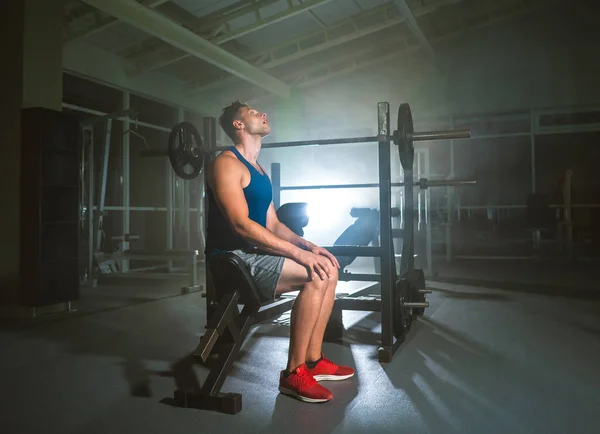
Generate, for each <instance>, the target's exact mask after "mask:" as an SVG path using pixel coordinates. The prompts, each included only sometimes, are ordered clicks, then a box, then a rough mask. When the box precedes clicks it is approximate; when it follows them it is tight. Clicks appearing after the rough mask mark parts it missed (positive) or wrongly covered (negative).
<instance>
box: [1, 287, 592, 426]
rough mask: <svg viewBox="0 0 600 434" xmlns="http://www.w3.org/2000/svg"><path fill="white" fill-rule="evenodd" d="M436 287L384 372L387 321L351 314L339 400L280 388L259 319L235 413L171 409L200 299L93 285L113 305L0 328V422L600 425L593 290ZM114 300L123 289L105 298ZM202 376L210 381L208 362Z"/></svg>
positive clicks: (277, 347)
mask: <svg viewBox="0 0 600 434" xmlns="http://www.w3.org/2000/svg"><path fill="white" fill-rule="evenodd" d="M431 286H434V287H435V288H437V291H435V292H434V294H433V295H432V296H430V302H431V307H430V308H429V309H428V310H427V311H426V314H425V317H423V318H422V319H420V320H419V322H418V323H417V324H416V325H414V326H413V330H412V332H411V335H410V337H409V339H408V341H407V342H405V344H404V345H403V346H402V347H401V348H400V350H399V351H398V352H397V353H396V355H395V357H394V360H393V361H392V363H390V364H389V365H387V366H382V365H380V364H379V363H378V362H377V359H376V339H377V332H378V322H379V319H378V314H375V313H362V312H360V313H359V312H350V313H346V314H345V317H344V321H345V324H346V327H347V328H348V329H349V330H348V331H347V332H346V335H345V340H344V342H343V343H342V344H332V343H328V344H326V346H325V352H326V354H327V355H328V356H329V357H330V358H332V359H334V360H336V361H339V362H341V363H347V364H350V365H351V366H354V367H355V368H356V370H357V376H356V377H355V378H354V379H351V380H347V381H344V382H340V383H337V384H331V383H327V385H329V386H331V390H332V391H333V393H334V394H335V396H336V397H335V399H334V400H333V401H332V402H330V403H327V404H320V405H314V404H312V405H311V404H304V403H301V402H298V401H296V400H294V399H291V398H289V397H285V396H281V395H279V394H278V391H277V383H278V372H279V369H281V368H282V366H283V365H284V361H285V358H286V354H287V340H286V336H287V335H288V332H289V330H288V327H287V322H286V321H285V317H284V318H280V319H279V320H278V321H271V322H269V323H267V324H263V325H260V326H259V327H256V328H255V329H253V331H252V332H251V336H250V337H249V338H248V339H247V341H246V343H245V345H244V348H243V352H242V355H241V357H240V358H239V360H238V361H237V362H236V364H235V370H234V372H233V373H232V374H231V375H230V377H229V379H228V380H227V382H226V383H225V386H224V387H223V391H227V392H241V393H243V405H244V409H243V411H242V412H241V413H240V414H238V415H236V416H230V415H223V414H217V413H211V412H205V411H198V410H191V409H180V408H176V407H173V406H172V405H171V397H172V395H173V391H174V389H175V387H176V385H175V381H176V380H177V381H185V380H186V379H185V378H183V379H182V375H186V373H188V374H189V372H190V371H189V369H190V365H189V363H188V362H187V360H186V355H187V354H188V353H189V352H190V351H191V350H192V349H194V348H195V346H196V345H197V343H198V339H199V337H200V334H201V332H202V330H203V326H204V322H205V320H204V314H203V309H202V306H203V301H204V300H203V299H202V298H201V296H200V294H199V293H195V294H190V295H186V296H175V297H169V295H172V294H173V293H176V291H171V293H170V294H169V293H168V292H167V293H165V292H164V291H163V292H161V290H159V289H152V287H151V286H146V287H145V288H144V289H143V290H137V292H136V290H135V289H131V288H129V289H128V291H129V292H128V294H127V296H126V297H125V300H127V301H126V302H123V301H122V302H120V303H119V302H109V301H106V300H105V301H104V304H102V303H100V301H99V300H101V295H99V293H94V294H95V295H94V294H92V293H90V294H88V296H89V298H88V299H93V297H92V296H95V297H96V303H97V304H98V303H100V305H101V306H104V307H103V308H99V309H92V308H87V309H84V310H82V311H80V312H78V313H75V314H73V315H70V316H69V315H67V316H66V317H64V316H59V317H55V318H54V319H53V320H51V321H38V322H36V323H35V324H32V325H26V324H23V323H20V325H19V327H16V328H15V327H12V328H7V327H4V328H3V329H2V331H1V332H0V346H1V348H2V355H3V357H2V358H0V390H1V391H2V393H1V402H0V409H1V410H0V426H1V430H0V431H1V432H2V433H4V434H13V433H37V432H39V433H44V434H51V433H60V434H68V433H82V434H83V433H85V434H94V433H102V434H106V433H110V434H116V433H127V434H135V433H144V434H148V433H166V432H167V431H172V432H186V433H191V432H199V433H203V434H208V433H236V432H239V433H283V432H290V433H296V432H297V433H310V434H318V433H336V434H338V433H340V434H341V433H369V434H374V433H399V432H407V433H408V432H410V433H411V434H415V433H441V434H442V433H443V434H450V433H477V434H483V433H485V434H492V433H499V434H500V433H502V434H507V433H511V434H517V433H540V434H541V433H543V434H552V433H557V434H559V433H560V434H583V433H590V434H591V433H598V432H600V422H599V421H598V418H597V412H598V408H599V406H600V369H599V367H600V301H598V299H597V298H596V299H585V298H565V297H557V296H545V295H540V294H531V293H525V292H511V291H506V290H501V289H486V288H483V287H475V286H464V285H460V284H457V283H448V282H433V283H431ZM342 289H343V288H342ZM121 290H122V291H124V290H123V289H121ZM111 294H112V295H113V298H114V297H115V296H116V295H117V294H118V288H117V287H111V289H106V292H105V293H104V297H106V299H107V300H109V299H112V298H111ZM84 295H85V294H84ZM121 295H123V294H121ZM165 295H166V296H167V297H166V298H164V297H163V296H165ZM88 303H89V302H88ZM192 369H193V370H194V371H195V372H196V374H197V375H198V377H199V379H200V381H201V380H202V379H203V376H204V375H205V374H206V371H205V370H204V368H202V367H199V366H196V367H193V368H192ZM187 380H188V381H190V379H189V378H188V379H187Z"/></svg>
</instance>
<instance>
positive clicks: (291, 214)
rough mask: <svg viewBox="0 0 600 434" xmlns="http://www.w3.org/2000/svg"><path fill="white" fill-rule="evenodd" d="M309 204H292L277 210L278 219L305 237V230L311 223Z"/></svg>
mask: <svg viewBox="0 0 600 434" xmlns="http://www.w3.org/2000/svg"><path fill="white" fill-rule="evenodd" d="M307 208H308V204H307V203H306V202H297V203H296V202H290V203H286V204H284V205H281V206H280V207H279V208H278V209H277V218H278V219H279V221H280V222H282V223H283V224H284V225H286V226H287V227H288V228H289V229H290V230H291V231H292V232H294V233H295V234H296V235H298V236H301V237H302V236H304V228H305V227H306V225H307V224H308V222H309V216H308V211H307Z"/></svg>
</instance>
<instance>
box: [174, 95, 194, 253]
mask: <svg viewBox="0 0 600 434" xmlns="http://www.w3.org/2000/svg"><path fill="white" fill-rule="evenodd" d="M184 120H185V113H184V110H183V107H179V109H178V111H177V121H178V122H183V121H184ZM190 202H191V189H190V184H189V182H184V183H183V210H184V211H183V212H184V214H183V225H184V230H185V235H184V236H185V248H186V250H190V248H191V241H192V240H191V236H192V235H191V227H190V225H191V219H190Z"/></svg>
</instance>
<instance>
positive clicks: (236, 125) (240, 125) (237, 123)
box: [233, 120, 244, 130]
mask: <svg viewBox="0 0 600 434" xmlns="http://www.w3.org/2000/svg"><path fill="white" fill-rule="evenodd" d="M233 128H235V129H236V130H241V129H243V128H244V123H243V122H242V121H238V120H235V121H233Z"/></svg>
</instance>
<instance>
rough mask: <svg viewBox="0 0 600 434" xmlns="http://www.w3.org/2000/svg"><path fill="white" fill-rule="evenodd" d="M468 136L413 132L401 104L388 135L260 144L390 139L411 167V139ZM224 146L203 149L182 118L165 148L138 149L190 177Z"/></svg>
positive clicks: (464, 132)
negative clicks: (165, 157) (166, 157)
mask: <svg viewBox="0 0 600 434" xmlns="http://www.w3.org/2000/svg"><path fill="white" fill-rule="evenodd" d="M470 137H471V131H470V130H469V129H459V130H441V131H420V132H415V131H413V119H412V113H411V110H410V106H409V105H408V104H400V107H399V108H398V128H397V129H396V130H395V131H394V132H393V134H391V135H379V136H366V137H344V138H341V139H315V140H302V141H293V142H275V143H264V144H263V145H262V147H263V148H265V149H273V148H283V147H286V148H287V147H295V146H314V145H318V146H325V145H338V144H350V143H373V142H387V141H393V142H394V144H396V146H398V151H399V153H400V160H401V162H402V166H403V167H412V163H413V161H412V158H413V154H414V146H413V142H419V141H426V140H453V139H468V138H470ZM225 149H228V148H224V147H220V148H212V149H208V148H206V147H205V146H204V143H203V141H202V137H201V136H200V134H198V130H197V129H196V127H194V125H193V124H191V123H190V122H185V121H184V122H180V123H178V124H177V125H175V126H174V127H173V129H172V130H171V133H170V134H169V142H168V147H167V149H166V150H165V151H163V150H151V149H147V150H143V151H141V155H142V156H144V157H159V156H160V157H163V156H168V157H169V160H170V162H171V166H172V167H173V170H174V171H175V173H176V174H177V175H178V176H179V177H180V178H183V179H193V178H196V177H197V176H198V175H199V174H200V172H201V171H202V169H203V167H204V158H205V157H206V156H208V155H210V154H213V153H216V152H221V151H223V150H225ZM438 185H441V184H438ZM446 185H448V184H446ZM457 185H458V184H457ZM460 185H465V184H460ZM429 186H433V184H431V182H430V184H429Z"/></svg>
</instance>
